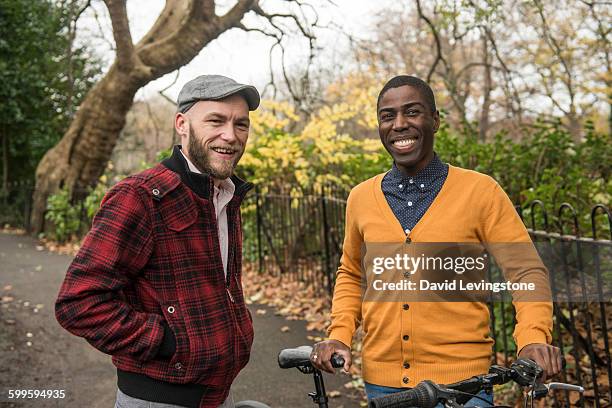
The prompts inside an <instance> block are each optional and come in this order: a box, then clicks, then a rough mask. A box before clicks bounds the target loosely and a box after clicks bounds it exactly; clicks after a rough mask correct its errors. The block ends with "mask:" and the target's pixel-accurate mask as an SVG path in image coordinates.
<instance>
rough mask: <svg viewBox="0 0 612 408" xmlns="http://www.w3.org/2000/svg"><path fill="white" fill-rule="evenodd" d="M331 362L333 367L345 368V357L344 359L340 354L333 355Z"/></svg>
mask: <svg viewBox="0 0 612 408" xmlns="http://www.w3.org/2000/svg"><path fill="white" fill-rule="evenodd" d="M330 361H331V365H332V367H334V368H341V367H344V357H342V356H341V355H340V354H335V353H334V354H332V356H331V360H330Z"/></svg>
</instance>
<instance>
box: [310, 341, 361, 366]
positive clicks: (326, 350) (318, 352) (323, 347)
mask: <svg viewBox="0 0 612 408" xmlns="http://www.w3.org/2000/svg"><path fill="white" fill-rule="evenodd" d="M334 353H336V354H338V355H340V356H342V357H343V358H344V367H343V369H344V371H346V372H347V373H348V371H349V368H350V367H351V363H352V359H351V348H350V347H348V346H347V345H345V344H344V343H342V342H341V341H338V340H325V341H321V342H319V343H315V345H314V346H313V348H312V353H311V354H310V362H311V363H312V365H313V366H314V367H315V368H317V369H319V370H322V371H326V372H328V373H332V374H334V372H335V371H334V368H333V367H332V365H331V362H330V361H329V360H330V359H331V356H332V354H334Z"/></svg>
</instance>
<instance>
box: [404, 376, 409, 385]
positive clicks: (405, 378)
mask: <svg viewBox="0 0 612 408" xmlns="http://www.w3.org/2000/svg"><path fill="white" fill-rule="evenodd" d="M402 381H403V383H404V384H408V382H409V381H410V378H408V377H404V378H402Z"/></svg>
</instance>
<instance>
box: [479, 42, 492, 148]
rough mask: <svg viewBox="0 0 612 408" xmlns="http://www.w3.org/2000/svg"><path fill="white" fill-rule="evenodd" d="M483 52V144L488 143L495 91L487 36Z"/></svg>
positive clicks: (480, 137) (481, 121)
mask: <svg viewBox="0 0 612 408" xmlns="http://www.w3.org/2000/svg"><path fill="white" fill-rule="evenodd" d="M482 52H483V62H484V90H483V93H484V95H483V101H482V111H481V112H480V127H479V129H478V132H479V139H480V141H481V142H482V143H484V142H486V141H487V133H488V131H489V112H490V111H491V90H492V89H493V81H492V80H491V64H490V61H489V44H488V41H487V36H486V35H485V34H484V33H483V35H482Z"/></svg>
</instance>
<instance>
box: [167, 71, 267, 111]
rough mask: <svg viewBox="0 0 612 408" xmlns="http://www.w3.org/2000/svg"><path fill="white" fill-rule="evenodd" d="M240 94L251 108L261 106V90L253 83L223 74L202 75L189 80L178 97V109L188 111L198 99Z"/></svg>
mask: <svg viewBox="0 0 612 408" xmlns="http://www.w3.org/2000/svg"><path fill="white" fill-rule="evenodd" d="M235 94H240V95H241V96H243V97H244V99H246V101H247V104H248V105H249V110H252V111H253V110H255V109H257V107H258V106H259V100H260V97H259V92H258V91H257V88H255V87H254V86H251V85H244V84H239V83H238V82H236V81H234V80H233V79H231V78H228V77H225V76H223V75H200V76H199V77H197V78H195V79H192V80H191V81H189V82H187V83H186V84H185V86H183V89H181V92H179V96H178V99H177V110H178V111H179V112H182V113H185V112H187V111H188V110H189V109H190V108H191V107H192V106H193V105H195V103H196V102H198V101H216V100H219V99H223V98H227V97H228V96H231V95H235Z"/></svg>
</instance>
